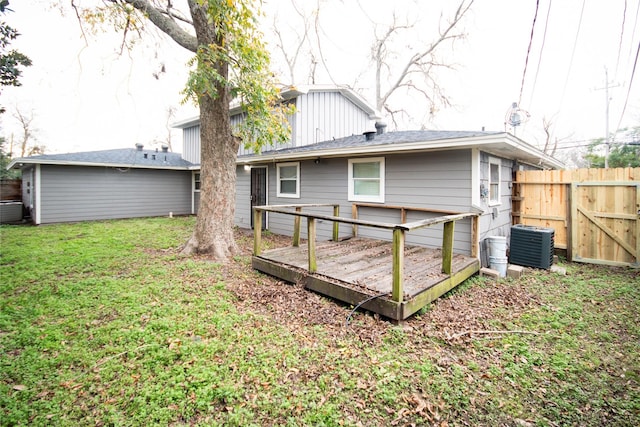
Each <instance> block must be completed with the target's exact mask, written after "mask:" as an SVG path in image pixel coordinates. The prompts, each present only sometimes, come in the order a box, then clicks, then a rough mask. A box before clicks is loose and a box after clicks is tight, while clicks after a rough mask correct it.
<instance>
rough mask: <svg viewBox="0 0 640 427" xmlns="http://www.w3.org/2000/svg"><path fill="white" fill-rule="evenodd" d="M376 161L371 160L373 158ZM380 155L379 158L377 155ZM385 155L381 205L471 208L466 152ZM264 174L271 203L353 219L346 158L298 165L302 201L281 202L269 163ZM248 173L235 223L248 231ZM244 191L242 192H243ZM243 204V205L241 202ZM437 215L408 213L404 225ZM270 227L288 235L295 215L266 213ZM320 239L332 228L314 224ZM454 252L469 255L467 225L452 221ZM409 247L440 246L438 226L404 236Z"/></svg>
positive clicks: (370, 213)
mask: <svg viewBox="0 0 640 427" xmlns="http://www.w3.org/2000/svg"><path fill="white" fill-rule="evenodd" d="M372 157H374V156H372ZM375 157H378V156H375ZM384 157H385V176H386V182H385V203H384V204H386V205H396V206H412V207H424V208H432V209H442V210H453V211H461V212H467V211H468V210H469V207H470V206H471V154H470V150H456V151H442V152H433V153H420V154H389V155H386V156H384ZM268 167H269V171H268V180H269V189H268V191H269V196H268V197H269V204H270V205H280V204H305V203H338V204H340V215H341V216H343V217H351V206H352V202H351V201H349V200H348V182H347V180H348V158H328V159H320V162H319V163H315V162H314V161H313V160H306V161H301V162H300V198H296V199H291V198H281V197H277V194H276V186H277V182H276V179H277V178H276V165H275V164H270V165H269V166H268ZM249 177H250V173H249V172H245V171H244V170H243V169H242V168H238V188H239V191H238V193H237V195H238V197H237V208H236V224H237V225H238V226H240V227H247V228H248V227H249V226H250V225H249V224H250V222H248V223H247V221H246V217H247V215H249V213H250V206H249V205H250V203H249V190H248V189H246V188H247V185H248V184H246V185H244V184H242V183H249V182H250V178H249ZM242 188H245V190H241V189H242ZM243 200H244V201H243ZM304 210H305V212H314V213H323V214H329V215H330V214H331V213H332V210H331V208H329V207H325V208H314V209H312V208H305V209H304ZM434 216H438V215H437V214H431V213H424V212H411V213H409V215H408V221H417V220H420V219H426V218H432V217H434ZM360 218H361V219H365V220H370V221H382V222H393V223H397V222H400V213H399V211H396V210H388V209H375V208H361V210H360ZM268 228H269V230H270V231H271V232H273V233H277V234H284V235H291V234H292V232H293V217H292V216H290V215H282V214H274V213H270V214H269V218H268ZM301 232H302V233H301V234H302V237H303V238H306V221H305V220H303V221H302V230H301ZM317 233H318V239H319V240H328V239H330V238H331V236H332V224H331V222H329V221H318V224H317ZM358 234H359V235H360V236H362V237H370V238H377V239H384V240H391V238H392V233H391V231H386V230H379V229H374V228H369V227H360V228H359V230H358ZM350 235H351V226H349V225H341V226H340V236H341V237H347V236H350ZM455 237H456V239H455V240H456V242H455V246H454V249H455V251H456V252H459V253H465V254H469V253H470V248H471V246H470V241H471V221H470V220H462V221H458V222H457V223H456V229H455ZM407 244H419V245H426V246H431V247H440V246H441V244H442V225H439V226H434V227H429V228H426V229H422V230H416V231H412V232H410V233H408V234H407Z"/></svg>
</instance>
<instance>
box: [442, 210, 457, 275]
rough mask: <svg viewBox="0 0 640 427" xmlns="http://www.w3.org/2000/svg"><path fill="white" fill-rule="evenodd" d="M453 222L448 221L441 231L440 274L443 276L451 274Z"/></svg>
mask: <svg viewBox="0 0 640 427" xmlns="http://www.w3.org/2000/svg"><path fill="white" fill-rule="evenodd" d="M454 226H455V221H449V222H445V223H444V227H443V230H442V272H443V273H445V274H451V273H452V271H453V270H452V268H451V264H452V260H453V231H454Z"/></svg>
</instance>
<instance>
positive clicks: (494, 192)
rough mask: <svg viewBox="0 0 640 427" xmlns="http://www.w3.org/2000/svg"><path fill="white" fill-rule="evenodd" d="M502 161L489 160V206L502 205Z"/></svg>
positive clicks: (491, 158)
mask: <svg viewBox="0 0 640 427" xmlns="http://www.w3.org/2000/svg"><path fill="white" fill-rule="evenodd" d="M500 181H501V171H500V159H496V158H494V157H490V158H489V205H499V204H500Z"/></svg>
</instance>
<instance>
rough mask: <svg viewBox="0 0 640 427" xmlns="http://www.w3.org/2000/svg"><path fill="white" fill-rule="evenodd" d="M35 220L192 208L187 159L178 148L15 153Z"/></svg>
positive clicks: (125, 215) (185, 211) (25, 198)
mask: <svg viewBox="0 0 640 427" xmlns="http://www.w3.org/2000/svg"><path fill="white" fill-rule="evenodd" d="M10 166H11V167H18V168H21V169H22V189H23V197H22V198H23V203H24V204H25V209H26V210H27V215H28V216H29V217H30V218H31V221H32V222H33V223H34V224H48V223H58V222H75V221H87V220H99V219H119V218H135V217H147V216H163V215H169V214H170V213H171V214H172V215H184V214H190V213H191V212H192V197H191V194H192V182H193V178H192V172H191V170H190V169H189V168H190V167H191V166H193V165H191V164H190V163H188V162H185V161H184V160H183V159H182V158H181V157H180V155H179V154H175V153H168V152H163V151H160V152H158V151H155V150H144V149H143V148H142V147H141V146H139V147H138V148H137V149H134V148H132V149H116V150H105V151H93V152H85V153H68V154H52V155H41V156H33V157H27V158H22V159H16V160H15V161H14V162H13V163H12V165H10Z"/></svg>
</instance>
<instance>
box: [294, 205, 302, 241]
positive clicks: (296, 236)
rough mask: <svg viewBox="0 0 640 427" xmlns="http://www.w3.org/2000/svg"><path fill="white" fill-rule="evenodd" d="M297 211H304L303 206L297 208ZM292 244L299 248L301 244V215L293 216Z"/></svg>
mask: <svg viewBox="0 0 640 427" xmlns="http://www.w3.org/2000/svg"><path fill="white" fill-rule="evenodd" d="M296 212H302V208H301V207H297V208H296ZM292 246H293V247H295V248H297V247H298V246H300V215H294V217H293V243H292Z"/></svg>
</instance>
